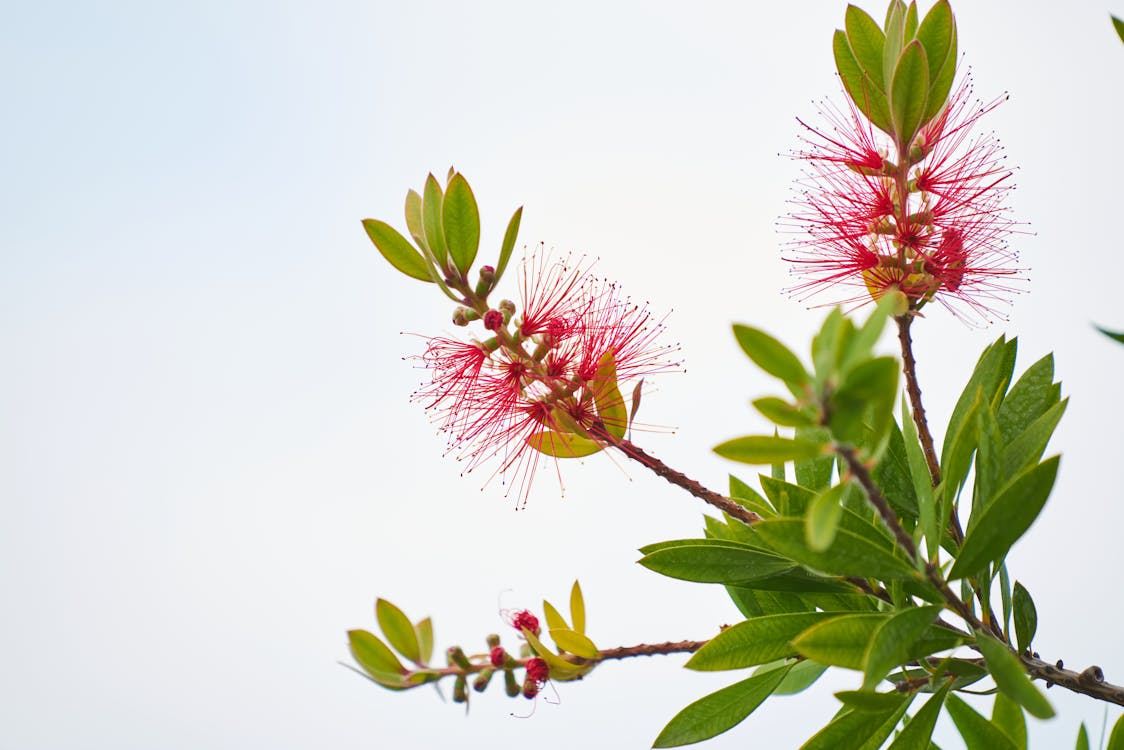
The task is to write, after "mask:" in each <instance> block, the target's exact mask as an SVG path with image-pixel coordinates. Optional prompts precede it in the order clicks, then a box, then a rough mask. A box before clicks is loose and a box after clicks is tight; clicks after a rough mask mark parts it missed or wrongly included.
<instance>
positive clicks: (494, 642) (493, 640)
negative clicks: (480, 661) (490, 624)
mask: <svg viewBox="0 0 1124 750" xmlns="http://www.w3.org/2000/svg"><path fill="white" fill-rule="evenodd" d="M484 641H485V642H486V643H487V644H488V648H489V649H493V648H496V647H497V646H499V645H500V637H499V635H498V634H496V633H491V634H490V635H488V637H487V638H485V639H484Z"/></svg>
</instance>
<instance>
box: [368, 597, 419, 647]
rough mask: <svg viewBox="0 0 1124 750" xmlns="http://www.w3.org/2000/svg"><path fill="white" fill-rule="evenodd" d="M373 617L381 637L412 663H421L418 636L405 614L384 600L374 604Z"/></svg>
mask: <svg viewBox="0 0 1124 750" xmlns="http://www.w3.org/2000/svg"><path fill="white" fill-rule="evenodd" d="M375 617H376V619H378V621H379V627H380V628H382V632H383V635H385V636H386V639H387V640H388V641H389V642H390V645H391V646H393V647H394V648H395V649H397V651H398V653H400V654H402V655H403V656H405V657H406V658H407V659H409V660H410V661H412V662H415V663H417V662H420V661H421V647H420V646H419V644H418V634H417V631H416V630H414V624H413V623H412V622H410V618H408V617H406V614H405V613H404V612H403V611H402V610H400V609H398V607H396V606H394V605H393V604H391V603H390V602H388V601H387V600H386V599H379V600H378V601H377V602H375Z"/></svg>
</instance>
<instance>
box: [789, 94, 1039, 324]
mask: <svg viewBox="0 0 1124 750" xmlns="http://www.w3.org/2000/svg"><path fill="white" fill-rule="evenodd" d="M1005 98H1006V97H1003V98H1001V99H997V100H995V101H992V102H990V103H987V104H983V103H981V102H980V101H979V100H977V99H976V98H975V97H974V95H973V89H972V84H971V79H970V76H965V78H964V80H963V81H962V82H961V85H960V86H959V88H957V89H956V90H955V92H954V93H953V95H952V96H951V97H950V99H949V101H948V103H947V104H946V105H945V107H944V108H942V110H941V111H940V112H938V113H937V115H936V116H934V117H933V119H932V120H931V121H929V122H928V123H927V124H925V125H924V126H923V127H922V128H921V129H920V130H919V132H918V133H917V135H916V136H915V137H914V139H913V140H912V142H911V143H910V145H909V148H908V149H906V151H907V152H908V153H905V154H901V153H897V152H896V149H895V147H894V146H893V143H892V141H891V139H890V138H889V137H887V136H885V135H883V134H882V133H881V132H880V131H878V130H877V129H876V128H875V127H874V126H873V125H872V124H871V123H870V122H869V121H868V120H867V119H866V117H865V116H864V115H863V114H862V113H861V112H860V111H859V110H858V109H857V108H856V107H855V105H854V104H853V103H852V102H851V101H850V99H848V107H847V110H846V111H840V110H839V109H838V108H836V107H834V106H833V105H831V104H830V103H824V104H823V105H822V106H821V108H820V114H821V115H822V117H823V120H824V124H822V125H811V124H808V123H806V122H804V121H802V120H798V122H800V124H801V125H802V126H803V131H804V132H803V134H802V136H801V138H800V140H801V142H802V146H801V148H800V149H799V150H797V151H796V152H795V154H794V156H795V158H797V159H799V160H801V161H803V162H805V163H806V164H807V167H806V168H805V169H804V171H803V173H802V176H801V177H800V178H799V179H798V181H797V195H796V196H795V198H794V199H792V200H791V201H790V203H791V205H792V206H793V210H792V212H791V213H790V214H789V215H788V216H787V217H786V219H784V220H782V222H781V225H782V227H784V229H785V230H787V231H792V232H794V233H798V234H799V235H800V236H799V237H797V238H796V239H794V240H791V241H790V242H788V243H787V244H786V246H785V251H784V257H785V259H786V260H787V261H789V262H791V263H792V264H793V267H792V273H794V274H795V275H796V276H798V277H800V278H801V281H799V282H798V283H797V284H795V285H794V286H792V287H791V288H790V289H788V292H789V293H790V294H791V295H793V296H795V297H797V298H798V299H801V300H812V299H817V298H826V297H831V299H827V300H825V304H831V303H835V302H842V303H845V304H846V303H854V304H861V303H863V302H865V301H867V300H869V299H871V298H877V297H879V296H881V295H882V294H884V293H886V292H887V291H890V290H900V291H901V292H903V293H904V294H905V296H906V298H907V299H908V301H909V305H910V309H912V310H919V309H920V308H921V307H923V306H924V305H925V304H927V303H928V302H930V301H933V300H935V301H937V302H939V303H941V304H942V305H944V306H945V307H946V308H948V309H949V310H950V311H952V312H953V313H954V314H956V315H958V316H959V317H961V318H963V319H965V320H967V321H968V322H972V323H975V322H979V321H986V322H991V320H992V319H993V318H994V317H996V316H1001V315H1002V313H1001V308H1002V307H1003V306H1005V305H1006V303H1008V302H1009V301H1010V297H1011V296H1012V295H1013V294H1014V293H1016V291H1017V287H1018V285H1019V284H1020V283H1021V282H1022V281H1023V279H1022V270H1023V269H1021V268H1019V265H1018V256H1017V254H1016V253H1015V252H1014V251H1012V250H1011V249H1010V248H1009V247H1008V240H1009V238H1010V237H1011V235H1012V234H1015V233H1016V232H1017V230H1018V226H1019V225H1018V224H1017V223H1016V222H1015V221H1014V220H1012V219H1011V218H1010V216H1009V212H1008V208H1007V204H1006V200H1007V197H1008V193H1009V191H1010V190H1012V189H1013V185H1012V184H1011V178H1012V172H1011V169H1010V168H1009V167H1007V165H1006V162H1005V156H1004V154H1003V149H1002V147H1001V146H1000V145H999V142H998V140H997V139H996V138H995V136H994V134H993V133H990V132H988V133H976V132H975V128H976V124H977V121H978V120H979V119H980V118H981V117H982V116H983V115H985V114H987V113H988V112H990V111H991V110H993V109H994V108H995V107H996V106H998V105H999V104H1000V103H1001V102H1002V101H1003V100H1004V99H1005Z"/></svg>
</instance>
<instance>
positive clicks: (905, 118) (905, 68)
mask: <svg viewBox="0 0 1124 750" xmlns="http://www.w3.org/2000/svg"><path fill="white" fill-rule="evenodd" d="M928 100H929V63H928V61H927V60H926V59H925V48H924V47H922V46H921V42H919V41H917V40H916V39H915V40H913V41H912V42H910V43H909V44H907V45H906V46H905V49H904V50H903V51H902V56H901V58H900V59H899V60H898V65H897V68H895V70H894V82H893V83H892V84H891V86H890V118H891V120H892V121H893V123H894V131H895V133H896V134H897V137H898V142H899V143H901V144H903V145H906V146H908V144H910V143H912V142H913V137H914V136H915V135H917V130H918V128H920V127H921V118H922V117H923V116H924V114H925V105H926V104H927V103H928Z"/></svg>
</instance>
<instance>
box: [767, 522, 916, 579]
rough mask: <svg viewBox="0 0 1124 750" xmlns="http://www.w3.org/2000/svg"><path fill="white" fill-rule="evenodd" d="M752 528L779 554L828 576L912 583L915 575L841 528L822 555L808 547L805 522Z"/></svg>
mask: <svg viewBox="0 0 1124 750" xmlns="http://www.w3.org/2000/svg"><path fill="white" fill-rule="evenodd" d="M753 528H754V530H755V531H756V532H757V533H758V534H760V535H761V538H762V539H764V540H765V542H766V543H768V545H769V546H770V547H772V548H773V549H774V550H776V551H777V552H779V553H780V554H782V555H784V556H785V557H789V558H791V559H793V560H795V561H796V562H798V563H800V564H801V565H804V566H805V567H808V568H812V569H813V570H818V571H821V572H823V573H827V574H829V575H837V576H854V577H859V578H868V577H869V578H880V579H883V580H890V579H898V578H905V579H909V578H914V577H915V575H916V571H915V570H914V569H913V566H911V565H910V564H909V563H907V562H906V561H905V560H903V559H901V558H899V557H895V556H894V555H893V553H892V552H889V551H887V550H886V549H885V548H884V547H881V546H879V545H877V544H875V543H873V542H871V541H870V540H869V539H866V538H864V537H862V536H859V535H858V534H856V533H854V532H852V531H849V530H848V529H846V528H840V529H839V530H838V531H837V532H836V536H835V541H833V542H832V544H831V546H830V547H828V548H827V549H826V550H824V551H822V552H818V551H816V550H812V549H810V548H809V547H808V546H807V544H806V543H805V541H804V521H803V519H799V518H773V519H768V520H764V521H759V522H757V523H756V524H754V526H753Z"/></svg>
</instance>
